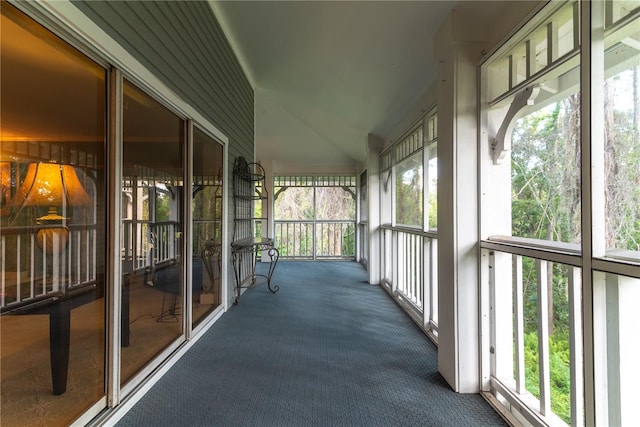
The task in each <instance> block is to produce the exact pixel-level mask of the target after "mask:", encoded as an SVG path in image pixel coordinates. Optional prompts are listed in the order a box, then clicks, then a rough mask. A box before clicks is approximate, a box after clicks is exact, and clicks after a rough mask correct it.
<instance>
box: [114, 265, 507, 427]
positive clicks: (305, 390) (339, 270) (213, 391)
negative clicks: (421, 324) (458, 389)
mask: <svg viewBox="0 0 640 427" xmlns="http://www.w3.org/2000/svg"><path fill="white" fill-rule="evenodd" d="M273 282H274V283H275V284H278V285H280V291H279V292H278V293H277V294H275V295H272V294H270V293H269V291H268V289H267V288H266V286H261V287H257V288H253V289H250V290H248V291H247V292H246V293H245V294H244V295H243V296H242V298H241V299H240V304H239V305H237V306H234V307H233V308H232V309H231V310H229V311H228V312H227V313H226V314H224V315H223V316H222V318H220V320H218V322H217V323H216V324H215V325H213V326H212V328H211V329H210V330H209V331H207V332H206V334H205V336H203V337H202V338H201V339H200V340H199V341H198V342H197V343H196V344H195V345H194V346H193V347H192V348H191V349H190V350H189V351H188V352H187V353H186V354H185V355H184V356H183V357H182V359H181V360H179V361H178V362H177V363H176V365H175V366H174V367H173V368H172V369H171V370H170V371H169V372H168V373H167V374H166V375H165V376H164V377H163V378H162V379H161V380H160V382H159V383H158V384H156V385H155V386H154V387H153V388H152V389H151V390H150V391H149V392H148V393H147V395H146V396H144V397H143V398H142V399H141V400H140V402H138V403H137V404H136V405H135V406H134V407H133V408H132V410H131V411H129V412H128V413H127V414H126V415H125V416H124V417H123V418H122V419H121V420H120V422H119V424H118V425H119V426H296V427H297V426H496V425H505V423H504V421H503V420H502V419H501V418H500V416H499V415H498V414H497V413H495V412H494V411H493V410H492V408H491V407H490V406H489V405H488V404H487V403H486V402H485V401H484V399H482V397H480V396H479V395H468V394H457V393H454V392H453V391H451V389H450V388H449V386H448V385H447V384H446V383H445V381H444V380H443V379H442V377H441V376H440V374H438V372H437V349H436V347H435V346H434V345H433V343H432V342H431V341H430V340H429V339H428V338H427V337H426V336H425V335H424V334H423V333H422V331H420V329H419V328H418V327H417V326H416V325H415V324H414V323H413V322H412V321H411V320H410V319H409V318H408V317H407V316H406V315H405V314H404V312H403V311H402V310H401V309H400V308H399V307H398V306H397V305H396V304H395V303H394V302H393V300H392V299H391V298H390V297H389V296H388V295H387V294H386V293H385V291H384V290H383V289H381V288H380V287H378V286H370V285H368V284H367V283H366V273H365V272H364V270H363V269H362V267H361V266H360V265H359V264H357V263H354V262H280V263H279V264H278V266H277V269H276V272H275V274H274V281H273Z"/></svg>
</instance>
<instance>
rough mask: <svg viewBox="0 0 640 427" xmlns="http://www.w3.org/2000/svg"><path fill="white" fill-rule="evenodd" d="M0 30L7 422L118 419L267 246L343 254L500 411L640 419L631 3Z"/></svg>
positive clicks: (93, 5) (405, 9)
mask: <svg viewBox="0 0 640 427" xmlns="http://www.w3.org/2000/svg"><path fill="white" fill-rule="evenodd" d="M0 29H1V31H2V37H1V38H0V42H1V43H2V44H1V50H0V53H1V55H2V60H1V67H2V73H1V75H0V78H1V95H0V96H1V98H0V101H1V109H0V126H1V129H0V143H1V157H0V258H1V259H0V309H1V314H2V315H1V316H0V377H1V381H2V383H1V387H0V420H1V424H2V425H3V426H4V425H7V426H10V425H38V424H40V425H70V424H74V425H109V424H110V423H112V422H114V420H117V419H118V417H121V416H122V414H123V413H124V412H126V411H127V410H128V408H130V407H131V406H132V405H134V404H135V403H136V402H137V401H138V400H139V399H140V398H141V396H143V395H144V394H145V393H146V392H147V391H148V390H149V388H150V387H151V386H152V385H153V384H154V382H156V381H158V379H159V378H161V377H162V375H163V374H165V373H166V372H167V371H169V370H170V369H171V367H172V364H173V363H175V361H176V360H178V359H179V358H181V357H182V356H183V355H184V354H185V353H186V352H188V351H189V349H190V347H191V346H192V345H193V344H194V343H196V342H197V341H198V339H199V338H200V337H202V336H203V335H204V334H206V333H207V331H208V330H209V328H211V326H212V325H214V324H215V323H216V322H217V321H218V320H219V319H221V318H222V317H223V316H225V314H226V313H227V311H228V310H229V309H230V308H232V307H233V306H234V303H236V304H239V305H240V306H241V305H242V300H241V298H240V296H241V295H242V291H243V290H244V289H243V288H242V284H244V283H246V282H247V281H249V282H251V281H252V280H253V279H254V278H255V277H254V273H255V271H254V268H255V264H256V263H259V264H260V266H259V267H266V266H271V267H272V268H275V269H276V271H277V268H278V266H277V262H284V261H287V262H293V261H295V262H299V263H302V262H307V261H322V262H335V261H345V260H346V261H353V262H359V263H360V264H361V265H362V267H359V268H362V269H364V270H366V275H367V278H368V282H369V284H370V285H373V286H379V287H380V288H382V289H384V290H385V291H386V293H387V294H388V295H389V296H390V297H391V298H392V299H393V300H394V301H395V302H396V303H397V304H398V305H399V306H400V307H401V308H402V309H403V310H404V311H405V312H406V315H407V316H408V317H410V318H411V319H412V320H413V321H414V322H415V323H416V324H417V325H418V326H419V328H421V329H422V331H423V332H424V334H425V335H426V336H427V337H429V339H431V340H432V341H433V342H434V343H435V344H436V345H437V347H438V371H439V373H440V375H441V376H442V378H443V379H444V380H445V381H446V383H447V384H448V386H449V387H450V388H451V389H452V390H454V391H455V392H457V393H479V394H481V395H482V396H483V397H485V399H486V400H487V402H489V404H491V405H493V406H494V407H495V408H497V409H498V410H500V411H502V414H503V416H504V418H505V419H506V420H507V422H509V423H511V424H514V425H520V424H522V425H572V426H573V425H589V426H591V425H602V426H605V425H611V426H622V425H633V424H634V422H635V419H636V416H635V414H634V411H633V404H634V403H635V400H636V399H635V398H637V397H638V396H639V394H638V392H637V391H636V384H638V383H639V382H640V368H638V367H637V364H636V363H635V359H636V357H635V356H636V354H637V352H638V350H640V345H639V344H638V342H640V333H639V332H638V330H637V328H636V327H635V324H636V321H635V316H634V308H635V307H636V306H637V305H638V303H640V255H639V254H640V209H638V206H640V2H638V1H617V0H607V1H594V2H587V1H583V2H579V1H554V2H537V1H531V2H484V1H474V2H408V3H402V2H400V3H397V2H340V3H325V2H305V3H297V2H291V3H290V2H207V1H195V2H179V1H176V2H108V1H100V2H70V1H57V2H40V1H35V2H23V1H2V22H1V26H0ZM385 55H386V56H385ZM329 70H333V71H331V72H329ZM238 159H244V160H243V161H242V162H245V163H242V162H240V161H239V160H238ZM239 165H240V166H239ZM245 167H246V168H253V169H250V170H251V173H252V176H254V175H256V174H254V172H256V171H259V174H257V175H259V176H260V181H259V182H260V184H258V185H256V184H255V183H254V184H252V187H251V189H250V197H248V198H247V200H249V199H250V200H251V201H252V202H251V203H248V204H247V205H246V206H247V211H248V212H249V213H248V214H247V218H246V221H247V222H248V223H250V226H247V227H244V228H239V227H238V221H239V217H240V216H241V214H239V212H240V211H239V209H238V207H239V206H241V205H242V203H244V201H242V200H240V199H241V198H238V197H237V188H236V187H235V185H236V183H235V182H234V178H235V177H237V175H238V173H239V172H238V171H239V170H240V169H242V168H245ZM247 170H249V169H247ZM255 182H258V180H255ZM234 195H235V196H236V197H234ZM254 202H255V203H254ZM242 206H244V205H242ZM243 220H244V219H243ZM238 230H241V231H238ZM238 233H240V235H239V234H238ZM245 238H248V239H256V238H257V239H267V241H268V242H269V243H268V244H267V245H266V246H265V245H264V244H263V243H264V240H260V242H262V243H261V245H260V246H256V248H257V250H255V251H254V250H252V251H250V253H251V256H248V257H246V258H243V257H241V256H239V255H238V254H239V251H238V246H237V245H235V246H234V242H237V241H238V240H241V239H245ZM274 254H275V255H274ZM266 268H269V267H266ZM269 277H270V273H269ZM239 283H240V286H238V284H239ZM269 289H271V284H269ZM274 290H276V291H277V288H274ZM249 292H252V291H249ZM283 296H284V295H282V294H281V295H278V294H275V295H273V298H282V297H283Z"/></svg>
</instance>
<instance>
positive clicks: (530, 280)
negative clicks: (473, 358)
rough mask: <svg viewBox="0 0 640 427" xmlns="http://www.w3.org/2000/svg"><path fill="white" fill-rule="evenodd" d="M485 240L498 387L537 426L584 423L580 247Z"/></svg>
mask: <svg viewBox="0 0 640 427" xmlns="http://www.w3.org/2000/svg"><path fill="white" fill-rule="evenodd" d="M520 240H522V239H520ZM482 247H483V249H482V259H483V261H484V262H483V277H486V280H488V286H489V297H488V298H489V305H490V307H489V313H490V320H489V322H490V325H491V327H490V330H491V335H490V337H491V338H490V343H489V346H490V347H489V354H490V361H491V362H490V371H491V390H492V392H493V393H494V394H495V395H497V396H498V398H499V399H501V400H503V401H504V400H506V401H507V402H509V405H508V407H510V408H511V410H512V411H517V413H518V415H519V416H523V417H525V418H526V419H528V421H529V422H531V423H532V424H534V425H535V424H546V425H563V424H568V425H576V426H578V425H583V416H584V414H583V409H584V408H583V393H584V391H583V361H582V357H583V352H582V319H581V298H582V295H581V292H580V289H581V269H580V268H579V265H580V256H579V251H578V250H577V249H576V248H574V247H571V245H567V244H562V243H558V244H554V242H546V243H544V247H541V246H540V245H537V246H532V245H529V244H528V243H527V242H526V241H524V240H523V241H519V242H518V246H514V240H513V239H509V240H508V241H502V242H499V241H496V240H493V241H484V242H482ZM554 247H555V249H554ZM567 382H568V384H567Z"/></svg>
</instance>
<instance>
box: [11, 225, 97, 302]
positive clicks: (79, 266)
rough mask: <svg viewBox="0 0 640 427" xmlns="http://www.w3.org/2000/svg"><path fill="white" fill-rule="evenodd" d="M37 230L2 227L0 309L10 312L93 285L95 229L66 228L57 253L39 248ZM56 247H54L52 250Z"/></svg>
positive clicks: (33, 228)
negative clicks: (64, 241)
mask: <svg viewBox="0 0 640 427" xmlns="http://www.w3.org/2000/svg"><path fill="white" fill-rule="evenodd" d="M43 228H51V227H47V226H37V227H5V226H3V227H2V228H1V229H0V230H1V234H0V264H1V265H0V308H2V311H10V310H13V309H14V308H18V307H22V306H25V305H27V304H30V303H32V302H36V301H40V300H42V299H46V298H52V297H59V296H63V295H64V294H66V293H67V292H70V291H72V290H74V289H77V288H80V287H83V286H85V285H88V284H92V283H95V282H96V271H97V269H96V267H97V266H96V256H97V250H98V248H97V238H96V228H95V226H87V225H82V226H77V225H76V226H74V225H70V226H68V227H67V229H68V232H69V235H68V241H67V243H66V245H64V246H62V248H61V249H57V250H50V249H47V244H46V242H45V244H43V245H42V246H43V247H42V248H40V245H39V244H38V243H37V241H38V240H37V237H36V236H37V234H38V231H39V230H40V229H43ZM56 246H57V245H56V244H54V245H53V247H56Z"/></svg>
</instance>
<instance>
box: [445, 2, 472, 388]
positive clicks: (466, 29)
mask: <svg viewBox="0 0 640 427" xmlns="http://www.w3.org/2000/svg"><path fill="white" fill-rule="evenodd" d="M473 28H474V25H473V23H472V22H463V21H462V19H461V18H460V16H459V15H457V13H456V11H455V10H453V11H452V13H451V14H450V15H449V17H448V18H447V20H446V21H445V22H444V23H443V25H442V26H441V28H440V29H439V31H438V34H437V35H436V38H435V40H434V49H435V52H436V53H435V60H436V62H437V63H438V64H439V65H438V174H439V177H438V304H439V306H440V307H439V322H438V369H439V371H440V373H441V374H442V376H443V377H444V378H445V380H446V381H447V382H448V383H449V385H450V386H451V387H452V388H453V389H454V390H455V391H458V392H462V393H476V392H479V391H480V361H479V358H480V355H479V347H480V339H479V329H480V328H479V283H478V281H479V272H478V265H479V253H480V252H479V248H478V196H477V192H478V174H477V166H478V163H477V143H476V141H477V128H478V123H477V117H478V115H477V93H478V90H477V81H478V78H477V76H478V73H477V64H478V61H479V58H480V55H481V53H480V52H481V48H482V44H480V43H478V42H477V40H480V39H481V37H482V35H481V34H480V33H478V34H471V33H472V32H473ZM466 40H474V41H472V42H467V41H466Z"/></svg>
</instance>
